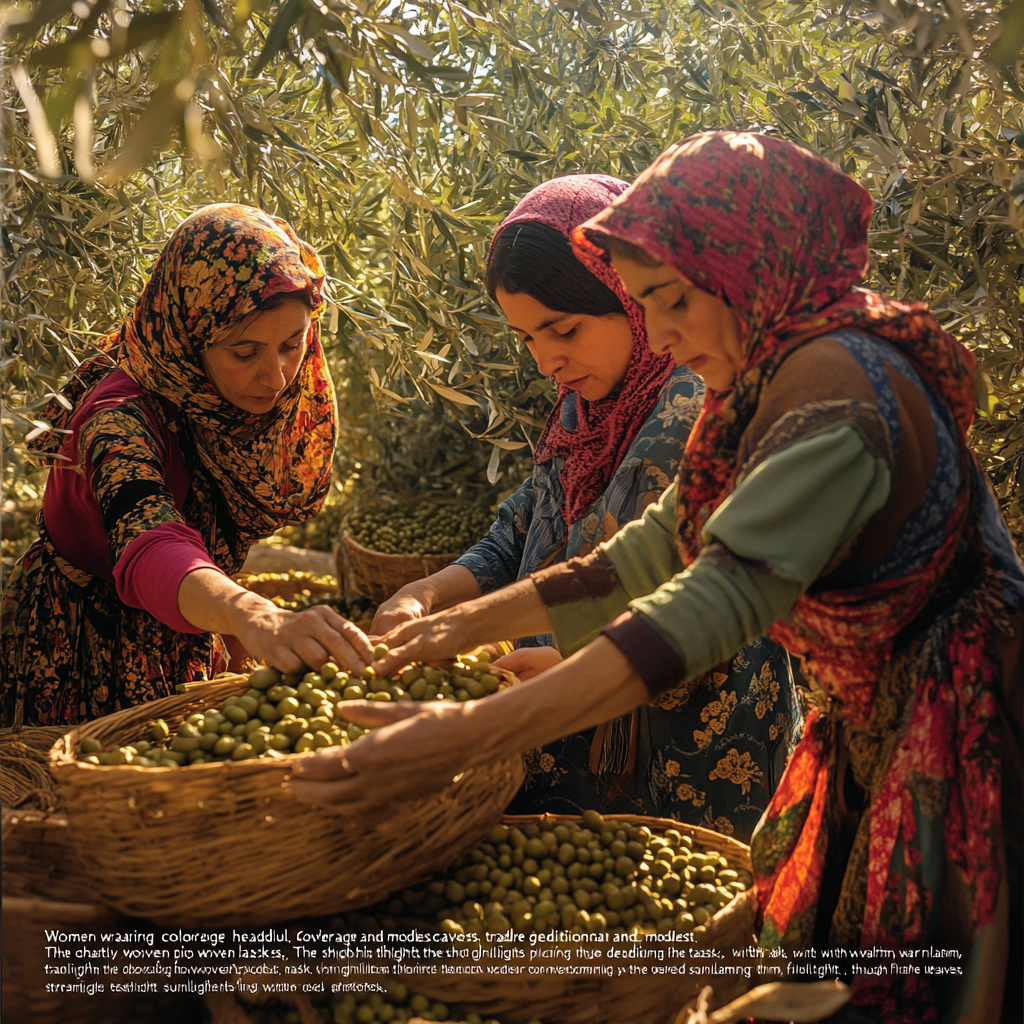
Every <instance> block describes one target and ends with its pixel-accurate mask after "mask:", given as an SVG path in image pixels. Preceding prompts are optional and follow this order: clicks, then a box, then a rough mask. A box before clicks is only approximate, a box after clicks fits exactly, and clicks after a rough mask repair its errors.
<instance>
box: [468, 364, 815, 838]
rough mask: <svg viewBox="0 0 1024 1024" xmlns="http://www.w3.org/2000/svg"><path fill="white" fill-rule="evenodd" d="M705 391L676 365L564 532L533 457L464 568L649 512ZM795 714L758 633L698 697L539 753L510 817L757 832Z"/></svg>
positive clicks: (568, 406) (559, 551)
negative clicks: (659, 821)
mask: <svg viewBox="0 0 1024 1024" xmlns="http://www.w3.org/2000/svg"><path fill="white" fill-rule="evenodd" d="M702 394H703V385H702V384H701V382H700V381H699V379H698V378H696V377H695V376H694V375H693V374H692V373H691V372H690V371H689V370H688V369H687V368H686V367H678V368H677V369H676V370H675V371H674V372H673V373H672V375H671V376H670V377H669V379H668V381H667V382H666V384H665V387H664V390H663V392H662V394H661V396H660V397H659V400H658V403H657V405H656V406H655V408H654V411H653V412H652V413H651V415H650V417H649V418H648V420H647V422H646V423H645V424H644V426H643V427H642V428H641V430H640V432H639V433H638V434H637V436H636V439H635V440H634V442H633V445H632V446H631V448H630V450H629V452H628V454H627V456H626V458H625V459H623V461H622V462H621V464H620V465H619V467H618V469H617V470H616V471H615V474H614V475H613V477H612V479H611V482H610V483H609V485H608V487H607V489H606V490H605V491H604V493H603V494H601V495H600V497H599V498H598V500H597V501H596V502H595V503H594V505H593V507H592V508H591V509H590V510H589V511H588V512H587V513H586V514H585V515H583V516H582V517H581V518H580V519H579V520H578V521H577V522H575V523H573V524H572V526H571V528H569V529H567V528H566V526H565V522H564V519H563V515H562V508H561V502H562V490H561V486H560V483H559V473H560V470H561V468H562V464H563V460H562V459H560V458H556V459H554V460H552V461H551V462H550V463H547V464H545V465H540V466H535V467H534V473H533V476H531V477H530V479H529V480H527V481H526V483H524V484H523V486H522V487H520V488H519V490H517V491H516V492H515V494H513V495H512V496H511V497H510V498H508V499H506V501H504V502H503V503H502V505H501V507H500V508H499V510H498V518H497V521H496V522H495V523H494V525H493V526H492V527H491V530H490V532H489V533H488V535H487V536H486V537H485V538H484V539H483V540H482V541H481V542H480V543H479V544H477V545H476V546H475V547H473V548H471V549H470V550H469V551H468V552H467V553H466V554H465V555H463V556H462V558H460V559H459V561H458V563H457V564H460V565H464V566H466V568H468V569H469V570H470V571H471V572H472V573H473V574H474V576H476V578H477V581H478V582H479V583H480V586H481V589H482V590H483V591H484V592H485V593H488V592H490V591H492V590H495V589H497V588H498V587H503V586H507V585H508V584H509V583H513V582H515V581H516V580H517V579H521V578H523V577H524V576H527V575H529V574H530V573H531V572H535V571H537V570H538V569H541V568H544V567H545V566H548V565H553V564H557V563H559V562H562V561H565V560H566V559H569V558H573V557H576V556H577V555H586V554H588V553H589V552H590V551H592V550H593V549H594V548H596V547H597V545H598V544H600V543H601V542H602V541H604V540H607V539H608V538H609V537H611V536H613V535H614V534H615V533H616V532H617V531H618V530H619V529H620V528H621V527H622V526H624V525H625V524H626V523H628V522H630V521H631V520H633V519H636V518H638V517H639V516H641V515H642V514H643V511H644V509H645V508H646V507H647V506H648V505H649V504H651V503H652V502H654V501H656V500H657V499H658V498H659V497H660V496H661V494H662V492H663V491H664V490H665V488H666V487H667V486H668V485H669V482H670V480H671V479H672V477H673V476H674V474H675V472H676V470H677V468H678V463H679V455H680V452H681V449H682V445H683V443H684V441H685V438H686V435H687V434H688V433H689V430H690V427H691V426H692V424H693V421H694V419H695V417H696V414H697V412H698V410H699V407H700V402H701V397H702ZM573 410H574V403H573V402H572V401H566V402H564V403H563V405H562V409H561V416H562V426H563V427H564V428H565V429H566V430H569V431H571V430H572V427H573ZM553 643H554V638H553V637H552V636H536V637H529V638H525V639H522V640H519V641H517V646H541V645H552V644H553ZM799 723H800V713H799V708H798V704H797V699H796V691H795V687H794V683H793V677H792V673H791V671H790V666H789V660H788V657H787V656H786V654H785V652H784V651H783V650H782V649H781V648H780V647H778V646H777V645H776V644H774V643H772V642H771V641H769V640H765V639H763V638H762V639H759V640H756V641H754V642H753V643H751V644H748V645H747V646H746V647H744V648H743V649H742V650H741V651H740V652H739V653H738V654H737V655H736V656H735V657H734V658H733V659H732V662H731V663H730V664H728V665H726V666H721V667H720V668H719V669H718V670H716V671H714V672H711V673H708V675H707V676H706V677H704V678H703V679H702V680H701V683H700V685H699V686H697V687H695V688H694V692H693V694H692V696H687V697H684V696H683V695H682V693H681V692H679V691H670V692H669V693H667V694H664V695H663V696H662V697H661V698H660V699H659V700H658V701H657V702H656V703H655V704H653V705H650V706H644V707H642V708H640V709H638V711H637V712H635V713H634V715H633V716H626V717H625V718H623V719H619V720H617V721H616V722H612V723H609V725H608V726H607V727H606V729H604V730H601V731H599V730H598V729H587V730H585V731H584V732H581V733H576V734H573V735H571V736H567V737H565V738H564V739H561V740H557V741H555V742H554V743H550V744H548V745H547V746H545V747H544V748H543V749H541V750H534V751H532V752H531V753H530V754H529V755H528V756H527V777H526V780H525V782H524V783H523V786H522V788H521V789H520V791H519V793H518V794H517V795H516V797H515V799H514V800H513V801H512V804H511V805H510V807H509V813H511V814H539V813H543V812H545V811H550V812H552V813H563V814H580V813H582V812H583V811H584V810H586V809H587V808H597V809H599V810H601V811H603V812H606V813H622V814H643V815H651V816H658V817H669V818H675V819H676V820H678V821H683V822H687V823H690V824H695V825H704V826H706V827H708V828H713V829H714V830H715V831H717V832H722V833H725V834H727V835H734V836H736V837H737V838H739V839H741V840H743V841H748V840H749V838H750V834H751V832H752V831H753V828H754V826H755V825H756V824H757V821H758V819H759V818H760V817H761V814H762V813H763V812H764V809H765V807H766V806H767V804H768V799H769V798H770V796H771V794H772V793H773V792H774V790H775V787H776V785H777V784H778V781H779V779H780V778H781V776H782V772H783V769H784V768H785V764H786V758H787V756H788V754H789V752H790V751H791V750H792V747H793V744H794V742H795V740H796V738H797V736H798V734H799Z"/></svg>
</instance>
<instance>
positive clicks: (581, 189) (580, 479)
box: [491, 174, 673, 526]
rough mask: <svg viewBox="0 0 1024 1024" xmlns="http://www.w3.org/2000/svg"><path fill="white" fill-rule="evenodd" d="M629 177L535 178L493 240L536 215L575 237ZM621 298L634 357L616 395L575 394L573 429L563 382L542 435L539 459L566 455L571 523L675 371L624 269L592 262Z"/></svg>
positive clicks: (565, 507) (565, 511) (593, 497)
mask: <svg viewBox="0 0 1024 1024" xmlns="http://www.w3.org/2000/svg"><path fill="white" fill-rule="evenodd" d="M627 188H629V185H628V184H627V183H626V182H624V181H620V180H619V179H618V178H612V177H610V176H609V175H607V174H570V175H566V176H565V177H563V178H553V179H552V180H551V181H546V182H544V184H543V185H538V186H537V187H536V188H535V189H533V190H532V191H531V192H528V193H527V194H526V196H525V197H524V198H523V199H522V201H521V202H520V203H519V205H518V206H517V207H516V208H515V209H514V210H513V211H512V212H511V213H510V214H509V215H508V216H507V217H506V218H505V219H504V220H503V221H502V222H501V224H499V225H498V229H497V231H495V233H494V238H493V239H492V241H491V252H493V251H494V243H495V242H496V241H497V240H498V238H499V237H500V236H501V234H502V233H503V232H504V231H505V230H506V229H507V228H509V227H511V226H512V225H513V224H519V223H522V222H523V221H534V222H536V223H539V224H546V225H547V226H548V227H551V228H554V229H555V230H556V231H558V232H560V233H561V234H563V235H565V237H566V238H570V237H571V235H572V231H573V229H574V228H576V227H578V226H579V225H580V224H582V223H583V222H584V221H586V220H589V219H590V218H591V217H593V216H594V214H596V213H598V212H599V211H601V210H603V209H604V208H605V207H606V206H607V205H608V204H609V203H610V202H611V201H612V200H613V199H614V198H615V197H616V196H619V195H621V194H622V193H623V192H624V191H625V190H626V189H627ZM590 269H591V270H592V271H593V273H594V275H595V276H596V277H597V278H598V280H600V281H601V283H602V284H604V285H606V286H607V287H608V288H610V289H611V290H612V291H613V292H614V293H615V295H616V296H617V297H618V299H619V301H620V302H621V303H622V307H623V309H624V310H625V311H626V316H627V317H628V319H629V326H630V330H631V331H632V333H633V357H632V360H631V362H630V364H629V367H628V368H627V370H626V377H625V379H624V380H623V382H622V387H621V389H620V390H619V392H618V394H617V395H609V396H608V397H607V398H602V399H600V400H599V401H597V402H588V401H587V400H586V399H585V398H582V397H581V396H579V395H577V396H576V429H575V430H567V429H566V428H565V427H564V426H563V425H562V406H563V404H564V403H565V400H566V399H567V398H568V397H569V396H571V395H572V394H573V392H572V391H571V390H570V389H569V388H567V387H565V386H564V385H559V386H558V399H557V400H556V402H555V407H554V409H553V410H552V412H551V415H550V416H549V417H548V421H547V424H546V425H545V427H544V431H543V433H542V434H541V436H540V440H539V441H538V442H537V448H536V450H535V452H534V462H537V463H541V464H543V463H545V462H550V461H551V460H552V459H553V458H555V457H556V456H561V457H562V458H563V459H564V466H563V468H562V471H561V474H560V476H559V480H560V482H561V484H562V488H563V490H564V493H565V501H564V502H563V504H562V517H563V518H564V519H565V522H566V524H567V525H568V526H571V525H572V524H573V523H575V522H576V521H577V520H579V519H580V518H581V517H582V516H584V515H586V513H587V512H588V511H589V510H590V508H591V507H592V506H593V504H594V502H595V501H597V499H598V497H599V496H600V495H601V494H602V493H603V492H604V490H605V489H606V488H607V486H608V483H609V482H610V481H611V478H612V476H614V474H615V470H616V469H618V467H619V464H620V463H621V462H622V460H623V459H624V458H625V457H626V453H627V452H628V451H629V446H630V445H631V444H632V443H633V441H634V439H635V438H636V435H637V434H638V433H639V431H640V428H641V427H642V426H643V425H644V423H646V422H647V417H648V416H649V415H650V414H651V411H652V410H653V409H654V405H655V403H656V402H657V400H658V396H659V395H660V394H661V389H662V387H663V385H664V383H665V381H666V380H667V379H668V376H669V374H670V373H671V372H672V369H673V367H672V360H671V358H669V357H666V356H656V355H655V354H654V353H653V352H652V351H651V350H650V347H649V346H648V344H647V331H646V329H645V328H644V313H643V310H642V309H641V308H640V307H639V306H638V305H637V304H636V303H635V302H634V301H633V300H632V299H631V298H630V297H629V293H628V292H627V291H626V289H625V288H624V287H623V284H622V281H621V280H620V279H619V275H618V274H616V273H615V271H614V270H613V269H612V268H611V267H609V266H608V265H607V264H606V263H601V264H595V265H593V266H591V267H590Z"/></svg>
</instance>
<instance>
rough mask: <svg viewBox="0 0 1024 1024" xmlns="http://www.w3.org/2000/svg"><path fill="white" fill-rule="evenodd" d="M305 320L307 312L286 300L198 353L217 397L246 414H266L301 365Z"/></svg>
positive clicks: (257, 313)
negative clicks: (243, 410)
mask: <svg viewBox="0 0 1024 1024" xmlns="http://www.w3.org/2000/svg"><path fill="white" fill-rule="evenodd" d="M309 320H310V311H309V307H308V306H306V305H305V303H303V302H300V301H299V300H298V299H288V300H287V301H285V302H283V303H282V304H281V305H280V306H278V307H277V308H275V309H267V310H261V311H258V312H256V313H253V314H252V315H251V316H249V317H247V318H246V319H245V320H243V321H242V322H241V323H240V324H239V325H238V326H237V327H236V328H235V329H234V330H233V331H232V332H231V333H230V334H229V335H228V336H227V337H226V338H225V339H224V340H223V341H220V342H218V343H217V344H216V345H211V346H210V347H209V348H208V349H206V350H205V351H204V352H203V353H201V355H200V357H199V358H200V359H201V360H202V363H203V369H204V370H205V371H206V376H207V377H208V378H209V380H210V383H211V384H212V385H213V386H214V387H215V388H216V389H217V392H218V394H219V395H220V396H221V398H223V399H225V400H227V401H228V402H230V403H231V404H232V405H237V406H238V408H239V409H245V411H246V412H254V413H264V412H270V410H271V409H273V408H274V403H275V402H276V401H277V399H278V396H279V395H280V394H281V392H282V391H284V389H285V388H286V387H288V385H289V384H291V382H292V381H293V380H295V375H296V374H297V373H298V372H299V367H300V366H301V365H302V357H303V356H304V355H305V354H306V338H307V336H308V334H309Z"/></svg>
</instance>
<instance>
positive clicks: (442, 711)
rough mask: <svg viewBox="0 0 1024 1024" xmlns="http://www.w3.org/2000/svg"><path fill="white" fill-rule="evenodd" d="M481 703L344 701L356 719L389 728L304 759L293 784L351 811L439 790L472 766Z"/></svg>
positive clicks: (308, 796)
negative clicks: (470, 756)
mask: <svg viewBox="0 0 1024 1024" xmlns="http://www.w3.org/2000/svg"><path fill="white" fill-rule="evenodd" d="M474 703H479V702H474V701H467V702H466V703H464V704H453V703H449V702H441V701H438V702H436V703H424V704H414V703H403V704H388V705H384V704H381V703H375V702H373V701H346V702H345V703H344V704H339V705H337V711H338V713H339V714H341V715H343V716H344V717H345V718H346V719H348V720H349V721H354V722H356V723H358V724H359V725H364V726H365V725H387V726H389V728H387V729H381V730H379V731H376V730H375V731H374V732H371V733H368V734H367V735H365V736H363V737H361V738H360V739H359V740H358V742H356V743H354V744H352V745H351V746H348V747H330V748H328V749H327V750H325V751H323V752H322V753H321V754H319V755H318V756H316V757H313V758H308V759H306V760H304V761H300V762H299V763H298V764H296V765H295V768H294V775H293V778H292V780H291V782H290V783H289V784H288V787H289V789H290V790H291V792H292V794H293V795H294V796H295V797H296V799H298V800H301V801H302V802H303V803H310V804H330V805H334V806H337V805H344V807H345V810H346V812H347V813H350V814H364V813H368V812H370V811H372V810H374V809H376V808H381V807H388V806H391V805H393V804H394V803H396V802H397V801H399V800H410V799H413V798H416V797H423V796H427V795H429V794H430V793H436V792H439V791H440V790H442V789H445V788H446V787H448V786H449V785H451V782H452V779H454V778H455V776H456V775H458V774H459V772H461V771H464V770H465V769H466V768H467V767H468V766H469V764H468V758H467V752H468V751H469V750H471V749H472V748H473V746H475V745H477V744H478V742H479V736H477V735H475V734H476V732H477V726H476V725H474V724H473V723H474V714H473V708H472V705H473V704H474ZM396 757H397V760H396Z"/></svg>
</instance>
